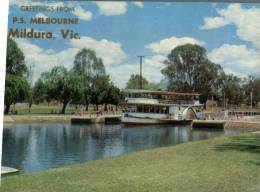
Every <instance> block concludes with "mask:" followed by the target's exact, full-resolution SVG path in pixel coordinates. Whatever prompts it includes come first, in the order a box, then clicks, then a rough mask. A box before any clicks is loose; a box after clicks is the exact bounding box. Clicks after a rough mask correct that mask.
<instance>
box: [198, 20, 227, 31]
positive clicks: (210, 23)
mask: <svg viewBox="0 0 260 192" xmlns="http://www.w3.org/2000/svg"><path fill="white" fill-rule="evenodd" d="M227 24H229V22H228V21H227V20H225V18H223V17H212V18H211V17H207V18H205V19H204V25H203V26H201V27H200V29H216V28H219V27H223V26H225V25H227Z"/></svg>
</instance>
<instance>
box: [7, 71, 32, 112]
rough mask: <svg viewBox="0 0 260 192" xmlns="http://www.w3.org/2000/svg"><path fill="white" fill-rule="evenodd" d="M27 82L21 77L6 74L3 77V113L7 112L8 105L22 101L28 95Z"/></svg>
mask: <svg viewBox="0 0 260 192" xmlns="http://www.w3.org/2000/svg"><path fill="white" fill-rule="evenodd" d="M29 89H30V87H29V84H28V82H27V80H26V79H25V78H23V77H20V76H16V75H12V74H6V79H5V100H4V103H5V111H4V113H5V114H8V113H9V110H10V106H11V105H12V104H15V103H17V102H20V101H23V100H24V99H26V98H27V97H28V94H29Z"/></svg>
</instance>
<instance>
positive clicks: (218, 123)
mask: <svg viewBox="0 0 260 192" xmlns="http://www.w3.org/2000/svg"><path fill="white" fill-rule="evenodd" d="M225 123H226V122H225V121H223V120H193V121H192V123H191V127H192V128H217V129H224V127H225Z"/></svg>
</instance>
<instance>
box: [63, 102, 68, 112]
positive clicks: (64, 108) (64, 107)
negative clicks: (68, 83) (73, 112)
mask: <svg viewBox="0 0 260 192" xmlns="http://www.w3.org/2000/svg"><path fill="white" fill-rule="evenodd" d="M67 105H68V102H64V103H63V106H62V110H61V114H65V111H66V107H67Z"/></svg>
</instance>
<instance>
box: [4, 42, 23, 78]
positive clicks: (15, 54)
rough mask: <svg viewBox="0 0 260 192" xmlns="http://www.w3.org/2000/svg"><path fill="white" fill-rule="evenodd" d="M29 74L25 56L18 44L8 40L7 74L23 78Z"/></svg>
mask: <svg viewBox="0 0 260 192" xmlns="http://www.w3.org/2000/svg"><path fill="white" fill-rule="evenodd" d="M26 72H27V67H26V65H25V61H24V54H23V52H22V50H21V49H20V48H19V47H18V45H17V44H16V42H15V41H14V40H13V39H11V38H8V40H7V56H6V74H12V75H17V76H20V77H22V76H23V75H25V73H26Z"/></svg>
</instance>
